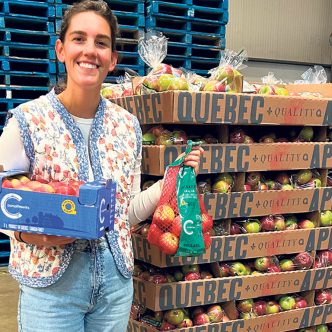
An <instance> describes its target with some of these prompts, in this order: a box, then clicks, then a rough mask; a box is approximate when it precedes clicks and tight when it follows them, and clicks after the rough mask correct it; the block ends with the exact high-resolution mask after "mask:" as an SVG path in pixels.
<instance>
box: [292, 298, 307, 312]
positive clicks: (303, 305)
mask: <svg viewBox="0 0 332 332" xmlns="http://www.w3.org/2000/svg"><path fill="white" fill-rule="evenodd" d="M295 302H296V304H295V309H303V308H306V307H307V306H308V302H307V301H306V299H304V298H303V297H300V296H299V297H296V298H295Z"/></svg>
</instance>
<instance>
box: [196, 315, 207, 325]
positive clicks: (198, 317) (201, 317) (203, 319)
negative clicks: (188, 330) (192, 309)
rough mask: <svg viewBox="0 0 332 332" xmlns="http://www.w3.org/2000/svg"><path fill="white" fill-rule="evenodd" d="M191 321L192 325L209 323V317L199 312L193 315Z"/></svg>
mask: <svg viewBox="0 0 332 332" xmlns="http://www.w3.org/2000/svg"><path fill="white" fill-rule="evenodd" d="M193 321H194V325H204V324H208V323H210V318H209V316H208V315H207V314H206V313H199V314H197V315H195V317H194V319H193Z"/></svg>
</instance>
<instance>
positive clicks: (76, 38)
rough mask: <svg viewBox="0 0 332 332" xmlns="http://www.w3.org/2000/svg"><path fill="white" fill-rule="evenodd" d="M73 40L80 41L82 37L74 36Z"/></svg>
mask: <svg viewBox="0 0 332 332" xmlns="http://www.w3.org/2000/svg"><path fill="white" fill-rule="evenodd" d="M73 40H74V41H76V42H82V41H83V38H82V37H74V38H73Z"/></svg>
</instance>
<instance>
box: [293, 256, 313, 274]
mask: <svg viewBox="0 0 332 332" xmlns="http://www.w3.org/2000/svg"><path fill="white" fill-rule="evenodd" d="M293 262H294V265H295V267H296V269H297V270H308V269H310V268H311V267H312V265H313V263H314V259H313V258H312V257H311V256H310V254H309V253H308V252H301V253H299V254H297V255H296V256H295V257H294V258H293Z"/></svg>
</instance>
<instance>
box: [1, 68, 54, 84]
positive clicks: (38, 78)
mask: <svg viewBox="0 0 332 332" xmlns="http://www.w3.org/2000/svg"><path fill="white" fill-rule="evenodd" d="M55 82H56V75H55V74H53V75H52V74H47V73H46V74H45V73H33V72H30V73H29V72H26V73H23V72H15V71H8V72H6V71H0V84H1V85H6V86H29V87H30V88H31V87H39V86H50V85H54V84H55Z"/></svg>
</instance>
